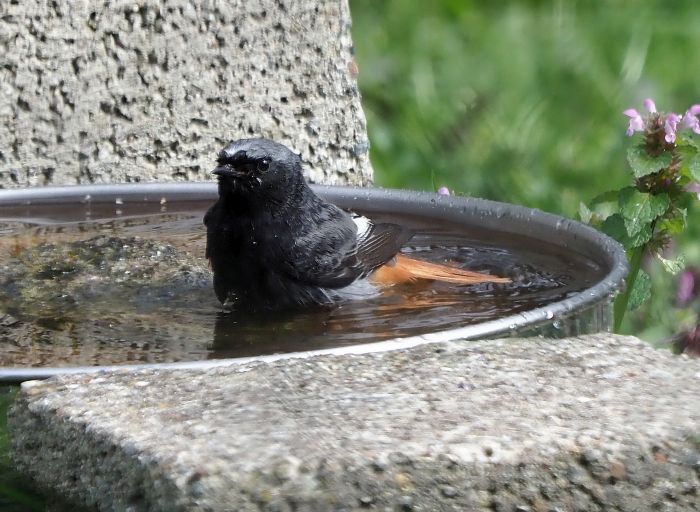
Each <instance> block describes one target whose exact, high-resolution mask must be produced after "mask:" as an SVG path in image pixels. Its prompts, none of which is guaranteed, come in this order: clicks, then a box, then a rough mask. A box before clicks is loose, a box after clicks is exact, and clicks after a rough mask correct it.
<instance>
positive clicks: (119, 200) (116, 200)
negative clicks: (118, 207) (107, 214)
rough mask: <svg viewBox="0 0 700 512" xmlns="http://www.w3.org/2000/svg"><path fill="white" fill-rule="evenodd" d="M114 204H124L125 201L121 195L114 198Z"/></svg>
mask: <svg viewBox="0 0 700 512" xmlns="http://www.w3.org/2000/svg"><path fill="white" fill-rule="evenodd" d="M114 204H124V201H123V200H122V198H121V197H117V198H116V199H115V200H114Z"/></svg>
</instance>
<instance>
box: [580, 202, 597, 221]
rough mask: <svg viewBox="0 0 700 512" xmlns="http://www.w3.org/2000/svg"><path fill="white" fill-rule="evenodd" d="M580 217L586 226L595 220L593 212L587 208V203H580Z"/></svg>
mask: <svg viewBox="0 0 700 512" xmlns="http://www.w3.org/2000/svg"><path fill="white" fill-rule="evenodd" d="M578 216H579V218H580V219H581V222H583V223H584V224H590V223H591V218H593V212H592V211H591V210H590V208H588V206H586V203H584V202H580V203H579V205H578Z"/></svg>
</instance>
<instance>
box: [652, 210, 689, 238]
mask: <svg viewBox="0 0 700 512" xmlns="http://www.w3.org/2000/svg"><path fill="white" fill-rule="evenodd" d="M687 219H688V210H686V209H685V208H674V209H673V212H672V215H671V216H670V217H668V218H665V219H661V220H660V221H659V222H658V223H657V224H656V228H657V229H658V230H659V232H660V233H665V234H669V235H677V234H679V233H682V232H683V231H685V228H686V226H687V225H688V221H687Z"/></svg>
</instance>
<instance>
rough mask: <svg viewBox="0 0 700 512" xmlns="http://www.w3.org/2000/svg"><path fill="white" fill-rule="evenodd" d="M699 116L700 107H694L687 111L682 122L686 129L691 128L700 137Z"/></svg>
mask: <svg viewBox="0 0 700 512" xmlns="http://www.w3.org/2000/svg"><path fill="white" fill-rule="evenodd" d="M698 114H700V105H693V106H692V107H690V108H689V109H688V110H687V111H686V113H685V114H683V117H682V118H681V120H682V123H683V127H684V128H690V129H691V130H693V131H694V132H695V133H697V134H699V135H700V121H698V117H697V116H698Z"/></svg>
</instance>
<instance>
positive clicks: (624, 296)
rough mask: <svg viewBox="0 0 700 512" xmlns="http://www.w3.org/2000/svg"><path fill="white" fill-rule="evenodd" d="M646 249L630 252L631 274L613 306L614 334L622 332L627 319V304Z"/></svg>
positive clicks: (636, 248)
mask: <svg viewBox="0 0 700 512" xmlns="http://www.w3.org/2000/svg"><path fill="white" fill-rule="evenodd" d="M644 249H645V247H644V246H642V247H635V248H634V249H632V250H631V251H630V254H629V260H630V272H629V274H628V275H627V280H626V281H625V290H624V291H623V292H622V293H621V294H620V295H618V297H617V298H616V299H615V305H614V306H613V315H614V323H613V332H620V326H621V325H622V319H623V318H624V317H625V313H626V312H627V304H628V303H629V301H630V295H631V293H632V289H633V288H634V282H635V281H636V280H637V275H638V274H639V268H640V266H641V264H642V255H643V254H644Z"/></svg>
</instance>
